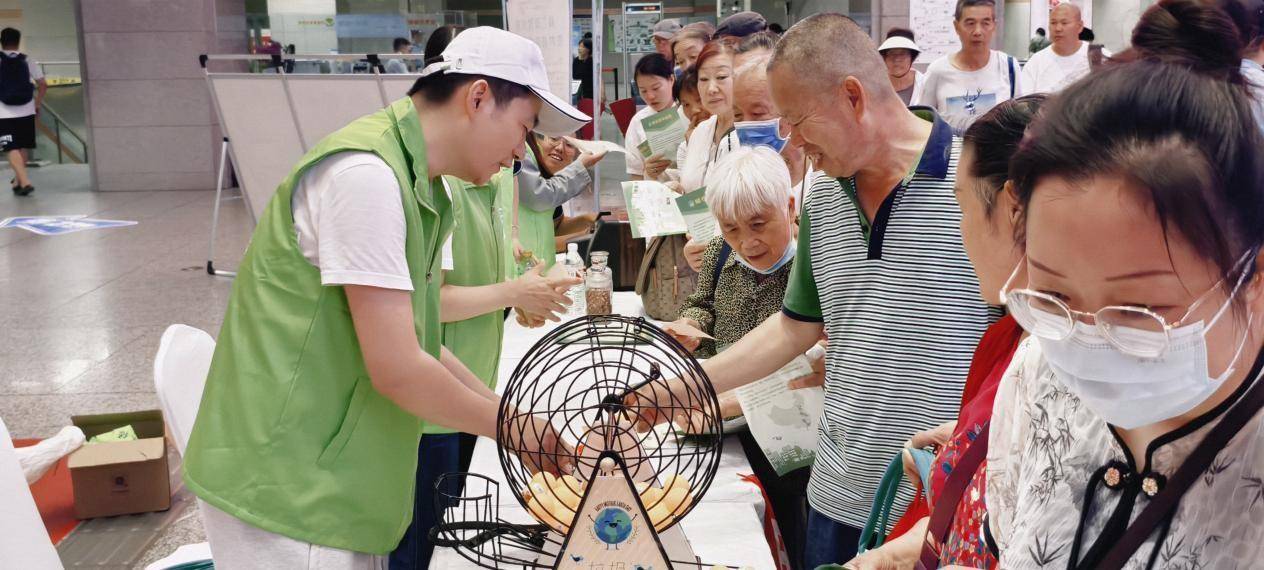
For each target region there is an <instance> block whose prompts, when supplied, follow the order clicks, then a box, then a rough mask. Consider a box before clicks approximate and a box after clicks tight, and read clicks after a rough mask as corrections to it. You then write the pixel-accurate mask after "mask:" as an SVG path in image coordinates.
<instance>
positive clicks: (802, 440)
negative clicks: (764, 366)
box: [737, 354, 825, 475]
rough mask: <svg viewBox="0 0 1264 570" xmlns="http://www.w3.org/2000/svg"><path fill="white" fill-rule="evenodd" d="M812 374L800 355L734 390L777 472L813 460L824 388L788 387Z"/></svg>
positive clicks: (806, 360) (823, 407)
mask: <svg viewBox="0 0 1264 570" xmlns="http://www.w3.org/2000/svg"><path fill="white" fill-rule="evenodd" d="M811 373H812V364H811V363H810V362H809V361H808V357H807V356H804V355H802V354H800V355H799V356H798V357H797V358H795V359H794V360H791V361H790V363H789V364H787V365H785V366H783V367H782V368H781V369H780V370H778V371H776V372H773V373H772V374H770V375H769V376H768V377H766V378H764V379H763V380H760V381H758V382H755V383H753V384H748V385H746V386H743V387H741V388H738V389H737V401H738V402H739V403H740V404H741V405H742V413H743V414H744V415H745V416H746V422H747V424H748V425H749V426H750V431H751V435H752V436H754V437H755V442H756V443H758V444H759V448H760V449H761V450H763V452H764V456H766V457H767V458H768V463H770V464H772V468H773V469H774V470H775V471H776V472H777V475H785V474H786V473H789V472H791V471H794V470H795V469H799V468H801V467H807V466H809V465H812V463H813V462H814V461H815V460H816V437H817V433H816V430H817V425H818V424H819V422H820V420H821V412H822V411H823V410H824V409H825V390H824V389H822V388H821V387H820V386H816V387H812V388H801V389H798V390H791V389H790V387H789V382H790V381H791V380H794V379H796V378H801V377H803V376H807V375H809V374H811Z"/></svg>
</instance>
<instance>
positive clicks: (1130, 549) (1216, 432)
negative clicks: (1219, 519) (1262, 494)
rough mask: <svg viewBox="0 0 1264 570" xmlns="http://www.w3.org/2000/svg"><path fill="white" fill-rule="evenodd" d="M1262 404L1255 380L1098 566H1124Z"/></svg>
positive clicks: (1263, 386)
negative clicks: (1240, 399)
mask: <svg viewBox="0 0 1264 570" xmlns="http://www.w3.org/2000/svg"><path fill="white" fill-rule="evenodd" d="M1262 407H1264V382H1262V381H1260V380H1259V379H1256V381H1255V385H1254V386H1251V389H1250V390H1249V391H1248V392H1247V393H1246V394H1245V395H1244V396H1242V401H1240V402H1238V404H1237V405H1235V406H1233V409H1231V410H1229V412H1228V413H1226V414H1225V417H1224V419H1223V420H1221V421H1220V423H1219V424H1216V427H1214V428H1211V431H1210V432H1208V433H1207V436H1206V437H1204V438H1203V440H1202V441H1201V442H1199V443H1198V447H1195V448H1194V451H1193V452H1192V453H1190V455H1189V457H1188V458H1187V459H1186V460H1185V462H1184V463H1182V464H1181V466H1180V468H1178V469H1177V470H1176V473H1174V474H1173V475H1172V477H1171V478H1170V479H1168V482H1167V484H1166V485H1164V487H1163V490H1162V491H1159V494H1158V495H1156V496H1155V497H1154V500H1153V501H1150V504H1149V505H1147V506H1146V508H1145V510H1143V511H1141V514H1140V515H1137V518H1136V520H1134V521H1133V522H1132V524H1131V525H1129V526H1128V530H1126V531H1124V536H1123V537H1122V538H1121V539H1120V540H1119V542H1117V543H1115V546H1114V547H1113V548H1111V549H1110V550H1109V551H1107V552H1106V557H1105V558H1103V559H1102V563H1101V564H1100V565H1098V568H1104V569H1118V568H1123V566H1124V564H1126V563H1127V562H1128V560H1129V559H1131V558H1132V556H1133V554H1135V553H1136V552H1137V549H1139V548H1141V545H1142V544H1145V541H1146V539H1148V538H1149V537H1150V534H1151V533H1153V532H1154V529H1156V528H1158V526H1159V525H1160V524H1162V523H1163V521H1165V520H1167V519H1168V517H1170V516H1171V515H1172V512H1173V511H1175V510H1176V507H1177V505H1179V504H1180V501H1181V497H1183V496H1184V495H1185V491H1187V490H1189V488H1190V486H1191V485H1193V484H1194V482H1195V481H1197V480H1198V479H1199V478H1201V477H1202V474H1203V472H1205V471H1206V470H1207V467H1208V466H1210V465H1211V462H1212V461H1213V460H1214V459H1215V458H1216V455H1219V453H1220V451H1221V450H1223V449H1224V446H1225V445H1226V444H1228V443H1229V440H1231V439H1233V436H1235V435H1237V434H1238V432H1239V431H1241V430H1242V427H1243V426H1245V425H1246V423H1247V422H1248V421H1250V420H1251V418H1253V417H1255V414H1256V413H1257V412H1259V411H1260V408H1262ZM1158 547H1159V545H1155V548H1158Z"/></svg>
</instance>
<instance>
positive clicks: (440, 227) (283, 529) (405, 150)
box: [184, 98, 452, 554]
mask: <svg viewBox="0 0 1264 570" xmlns="http://www.w3.org/2000/svg"><path fill="white" fill-rule="evenodd" d="M348 151H360V152H372V153H374V154H376V155H378V156H379V157H381V158H382V160H384V161H385V162H386V164H387V165H389V166H390V167H391V170H392V171H394V173H395V177H396V179H397V180H398V181H399V185H400V192H401V193H402V195H403V207H404V220H405V222H406V226H407V232H408V233H407V241H406V242H405V254H406V256H407V259H408V271H409V274H410V275H411V277H412V283H413V288H414V291H413V293H412V308H413V322H414V326H415V328H416V332H417V339H418V343H419V344H420V345H421V347H422V348H423V349H424V350H425V351H426V352H427V353H429V354H431V355H433V356H436V357H437V356H438V355H439V349H440V327H439V283H440V275H439V272H440V258H441V248H442V244H443V242H444V240H445V239H446V236H447V234H448V232H449V231H450V230H451V225H452V219H451V213H450V211H449V210H450V206H451V204H450V202H449V200H448V198H447V195H446V193H444V192H443V189H442V187H441V185H439V184H436V183H434V182H436V181H434V180H431V178H430V175H429V172H427V169H426V149H425V141H424V139H423V138H422V132H421V123H420V122H419V121H418V117H417V110H416V108H415V107H414V105H413V102H412V100H411V99H410V98H404V99H400V100H399V101H396V102H395V103H393V104H391V105H390V106H389V107H387V108H385V109H383V110H382V111H379V112H377V113H374V114H372V115H369V116H366V117H362V118H360V119H357V120H356V121H354V122H352V123H351V124H349V125H347V126H346V127H344V128H343V129H341V130H339V131H338V132H336V133H334V134H332V135H330V136H329V137H327V138H326V139H324V140H323V141H321V142H320V143H319V144H317V145H316V147H315V148H313V149H312V150H311V151H309V152H308V153H307V155H306V156H304V157H303V158H302V159H301V160H300V161H299V164H298V165H297V166H296V167H295V168H294V170H293V171H291V173H290V175H289V176H288V177H286V179H285V180H284V181H283V182H282V183H281V185H280V187H279V188H277V192H276V195H274V196H273V197H272V200H271V201H270V202H269V204H268V207H267V208H266V209H265V210H264V212H263V216H262V217H261V218H260V220H259V225H258V227H256V228H255V232H254V236H253V237H252V238H251V241H250V247H249V248H248V249H247V250H246V255H245V257H244V258H243V259H242V262H241V266H240V268H239V269H238V274H237V279H236V280H235V281H234V282H233V291H232V296H231V297H230V298H229V302H228V311H227V314H226V315H225V317H224V325H223V327H222V328H221V330H220V335H219V341H218V344H217V346H216V348H215V356H214V359H213V360H212V361H211V370H210V374H209V376H208V378H207V380H206V389H205V392H204V394H203V396H202V405H201V409H200V411H199V413H198V418H197V422H196V424H195V425H194V428H193V433H192V435H191V436H190V438H189V445H188V451H187V452H186V453H185V456H184V480H185V483H186V484H187V485H188V487H189V488H190V489H191V490H192V491H193V492H194V493H195V494H196V495H197V496H198V497H200V498H202V499H203V500H205V501H206V502H208V503H210V504H211V505H214V506H215V507H217V508H219V509H220V510H223V511H224V512H226V513H228V514H230V515H232V516H234V517H236V518H238V519H241V520H243V521H245V522H247V523H249V524H251V525H253V526H256V527H259V528H261V529H263V530H267V531H269V532H274V533H277V534H281V535H284V536H288V537H290V538H294V539H296V540H300V541H303V542H309V543H313V544H320V545H324V546H330V547H334V548H340V549H344V550H351V551H355V552H367V553H372V554H386V553H388V552H390V551H391V550H393V549H394V548H395V546H396V545H398V544H399V541H400V538H401V537H402V536H403V534H404V530H405V529H406V528H407V527H408V525H409V523H411V522H412V516H413V513H412V511H413V487H414V485H415V475H416V470H417V443H418V441H419V440H420V437H421V420H420V419H418V418H417V417H416V416H413V415H412V414H409V413H408V412H405V411H404V410H403V409H401V408H400V407H399V406H397V405H395V403H394V402H392V401H391V400H389V399H388V398H386V397H385V396H383V395H381V394H380V393H378V392H377V390H375V389H374V388H373V384H372V382H371V381H370V380H369V375H368V371H367V370H366V369H365V364H364V357H363V356H362V355H361V353H360V345H359V342H358V341H357V337H356V332H355V328H354V326H353V323H352V320H351V312H350V310H349V308H348V306H347V297H346V293H345V292H344V291H343V289H342V288H341V287H325V286H322V285H321V281H320V271H319V270H318V269H317V268H316V267H314V266H313V265H312V264H311V263H309V262H308V261H307V260H306V259H305V258H304V257H303V254H302V252H301V251H300V250H299V246H298V240H297V237H296V235H295V233H294V217H293V212H292V211H291V209H290V197H291V195H292V194H293V191H294V187H295V185H296V184H297V183H298V181H299V179H300V178H301V177H302V176H303V174H304V173H305V172H307V170H308V169H309V168H311V167H312V166H313V165H315V164H316V163H318V162H319V161H320V160H322V159H324V158H325V157H327V156H330V155H332V154H336V153H340V152H348ZM436 190H437V191H436Z"/></svg>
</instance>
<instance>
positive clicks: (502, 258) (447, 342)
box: [423, 169, 514, 434]
mask: <svg viewBox="0 0 1264 570" xmlns="http://www.w3.org/2000/svg"><path fill="white" fill-rule="evenodd" d="M444 181H445V182H446V183H447V185H448V188H449V189H450V190H451V193H452V220H453V222H452V258H453V260H454V261H455V263H454V267H453V268H452V270H451V271H444V272H443V282H444V284H445V285H457V286H460V287H481V286H484V285H494V284H496V283H500V282H502V281H504V280H505V275H506V274H507V273H508V272H510V271H512V270H511V269H510V265H509V260H512V259H513V257H512V256H513V251H512V248H511V247H510V245H509V244H510V239H511V238H510V235H509V226H510V224H509V222H508V216H509V214H510V212H509V210H510V209H511V208H513V189H514V184H513V172H512V171H510V170H508V169H506V170H502V171H500V172H499V173H497V174H496V175H495V176H493V177H492V180H491V182H490V183H488V184H486V185H484V186H475V185H473V184H470V183H469V182H465V181H463V180H460V179H457V178H454V177H451V176H445V177H444ZM506 252H508V257H506ZM504 336H505V312H504V311H503V310H500V309H497V310H495V311H492V312H490V313H487V314H483V315H479V316H477V317H474V318H470V319H465V320H463V321H457V322H454V323H444V324H443V346H446V347H447V348H448V350H449V351H451V352H452V354H453V355H454V356H456V357H457V359H458V360H460V361H461V362H462V363H463V364H465V366H466V367H468V368H469V369H470V371H471V372H473V373H474V375H475V376H478V378H479V379H480V380H482V381H483V383H484V384H487V387H489V388H491V389H493V390H494V389H496V375H497V373H498V371H499V369H500V349H501V344H502V341H503V339H504ZM423 431H424V432H425V433H426V434H441V433H453V430H451V429H449V428H446V427H443V426H440V425H437V424H432V423H429V422H427V423H426V424H425V428H424V430H423Z"/></svg>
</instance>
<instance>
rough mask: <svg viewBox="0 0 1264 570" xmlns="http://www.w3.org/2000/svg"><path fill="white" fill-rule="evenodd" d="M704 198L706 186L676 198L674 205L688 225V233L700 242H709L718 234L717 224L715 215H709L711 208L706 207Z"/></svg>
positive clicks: (705, 196)
mask: <svg viewBox="0 0 1264 570" xmlns="http://www.w3.org/2000/svg"><path fill="white" fill-rule="evenodd" d="M706 198H707V188H706V186H703V187H702V188H699V189H697V190H694V191H693V192H690V193H688V194H684V195H682V196H679V197H677V198H676V206H677V207H679V208H680V214H681V216H683V217H684V218H685V224H686V225H688V226H689V235H690V236H691V237H692V238H693V239H694V241H696V242H698V243H702V244H706V243H710V242H711V240H713V239H715V237H716V236H717V235H719V231H718V229H719V228H718V227H717V226H718V224H717V223H716V221H715V216H712V215H711V208H709V207H707V200H706Z"/></svg>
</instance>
